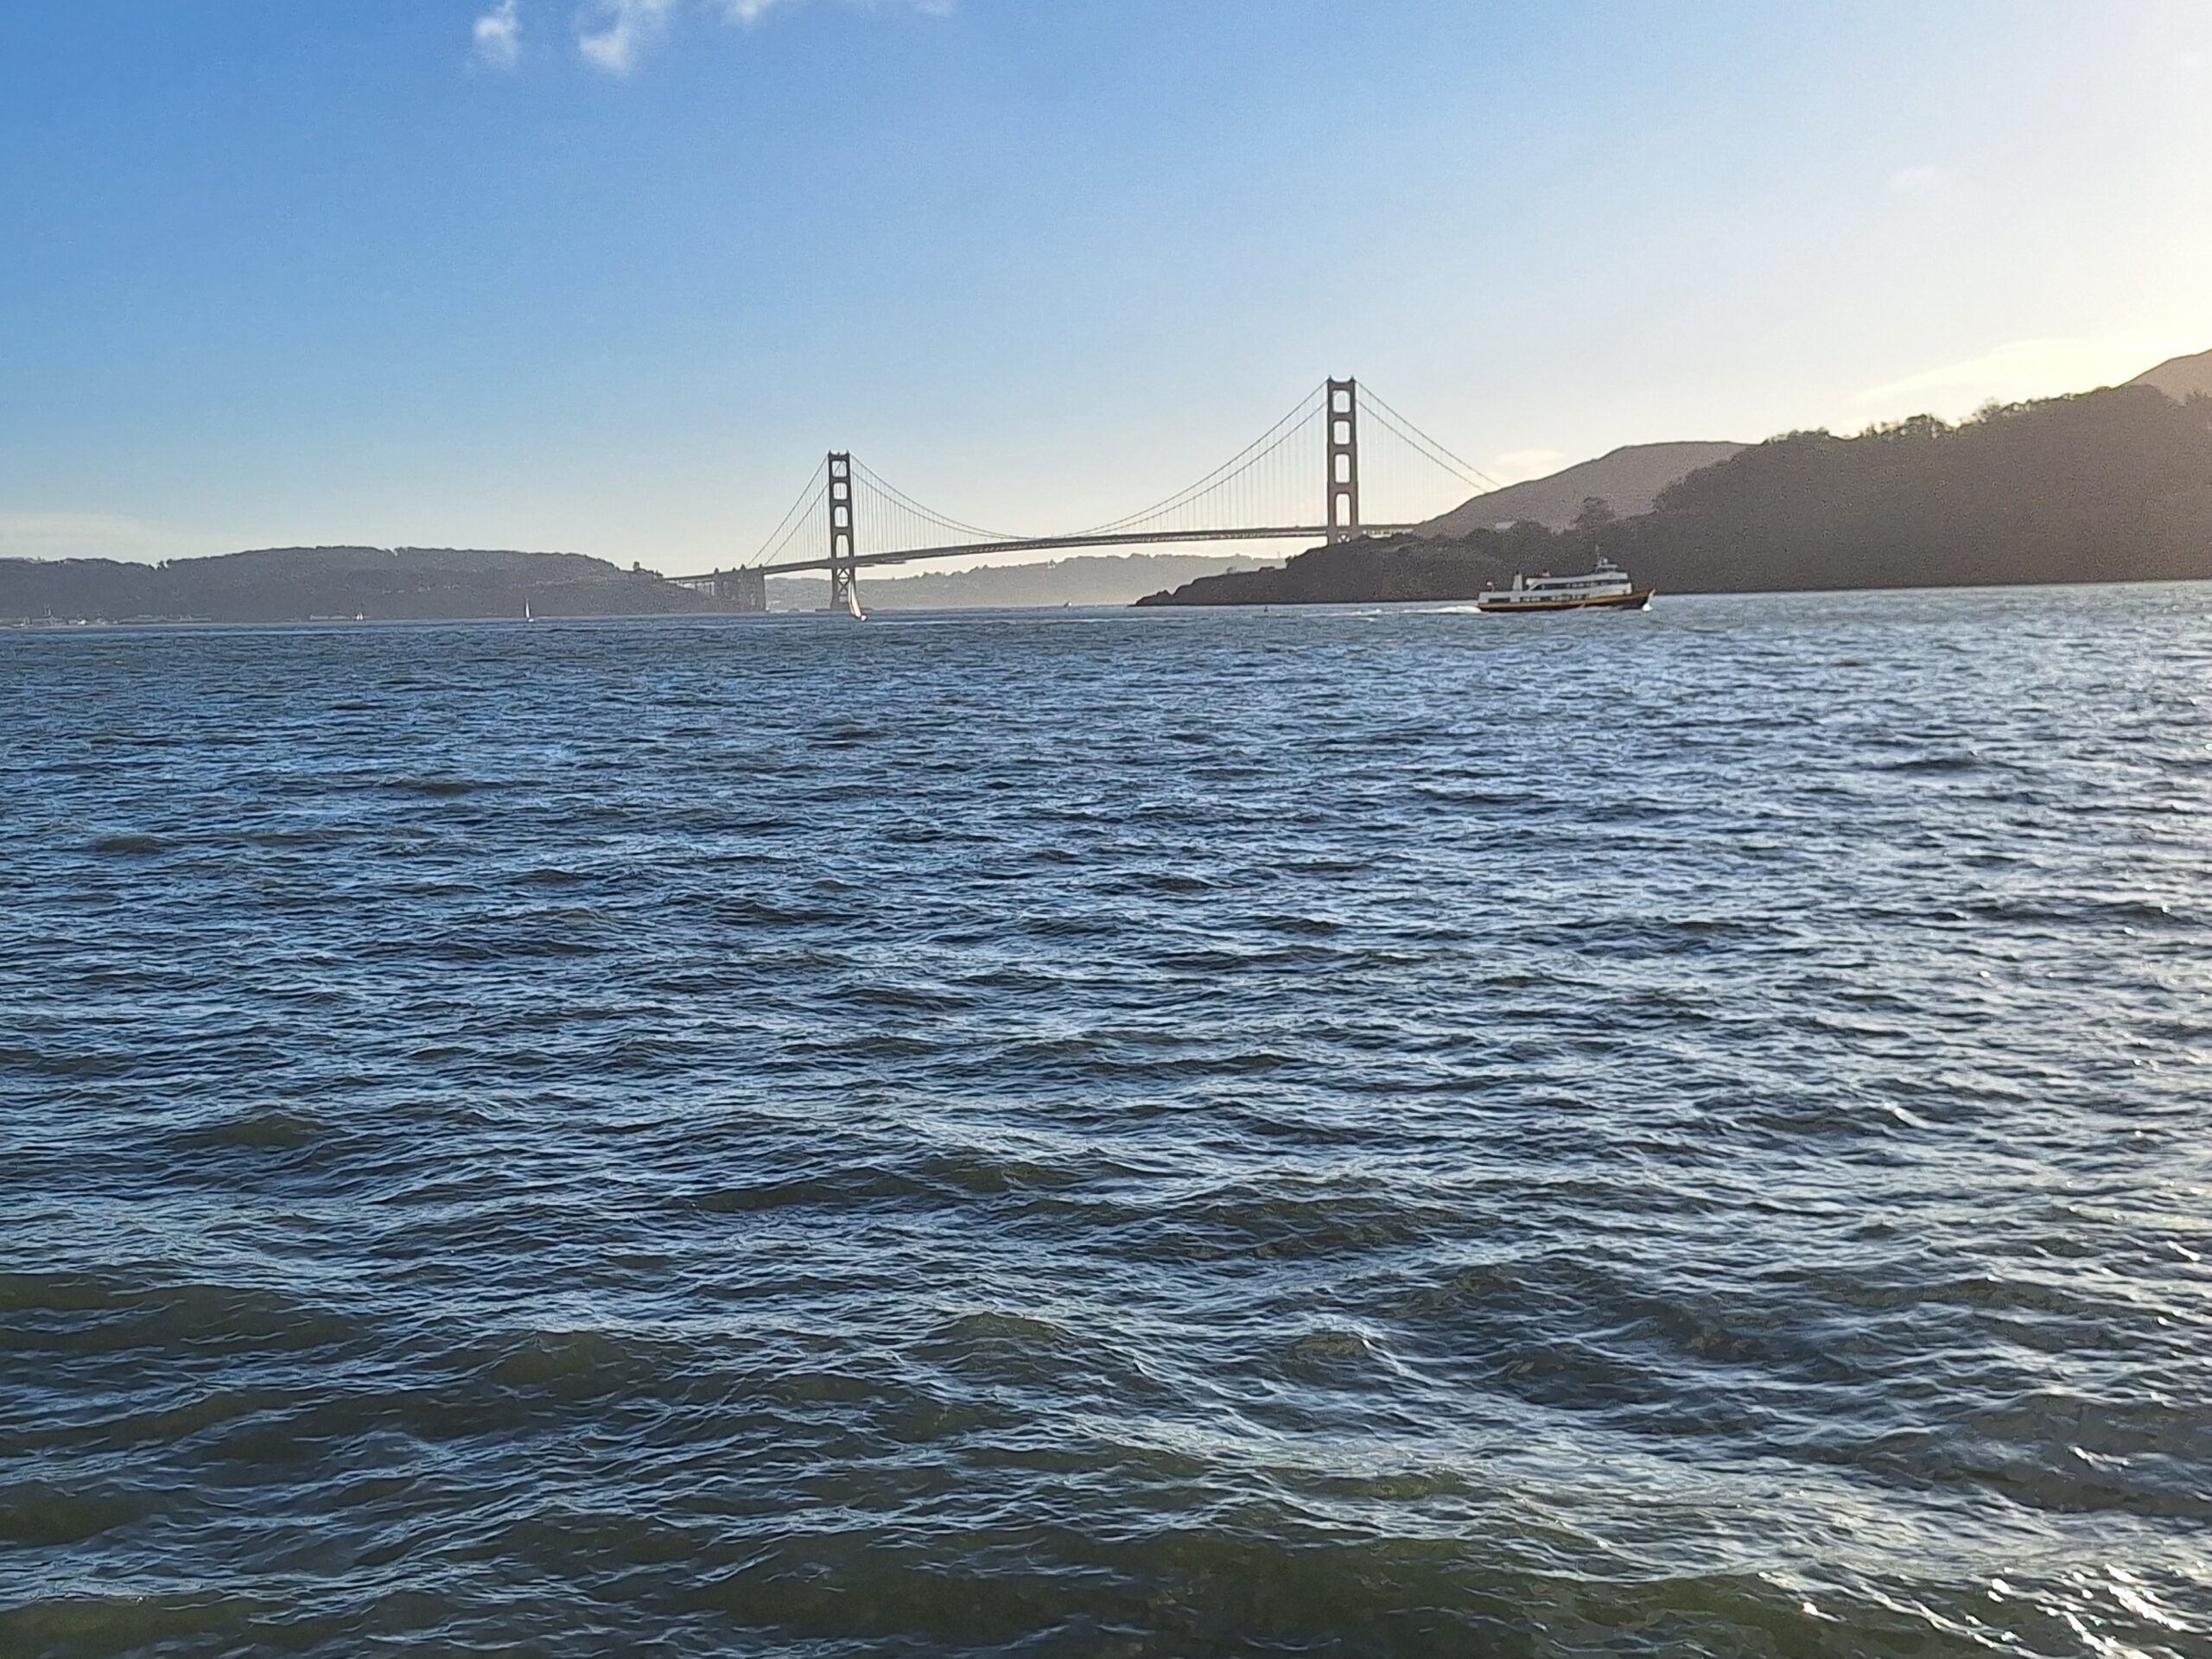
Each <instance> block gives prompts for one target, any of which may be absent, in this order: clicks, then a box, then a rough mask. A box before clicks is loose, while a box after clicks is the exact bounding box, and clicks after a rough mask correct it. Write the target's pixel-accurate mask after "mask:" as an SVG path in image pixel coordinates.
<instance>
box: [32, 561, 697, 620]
mask: <svg viewBox="0 0 2212 1659" xmlns="http://www.w3.org/2000/svg"><path fill="white" fill-rule="evenodd" d="M525 607H527V608H528V609H529V610H530V611H531V613H534V614H536V615H539V616H640V615H658V614H664V613H670V612H682V611H711V610H715V609H719V608H721V607H720V606H718V605H717V604H716V603H715V601H712V600H710V599H709V598H708V597H707V596H706V595H704V594H695V593H693V592H692V591H691V590H690V588H681V587H678V586H677V584H676V583H674V582H669V581H666V580H664V578H662V577H660V576H658V575H655V574H654V573H653V572H652V571H650V570H637V569H632V570H623V569H619V568H617V567H616V566H614V565H612V564H609V563H607V561H605V560H604V559H594V558H589V557H587V556H585V555H583V554H581V553H518V552H511V551H505V550H486V549H478V548H424V547H267V548H256V549H253V550H250V551H247V552H244V553H224V554H219V555H217V556H214V557H212V558H198V559H171V560H169V561H168V563H163V564H134V563H127V562H125V561H123V560H119V559H0V617H15V618H22V619H30V620H37V619H41V618H45V617H53V618H56V619H67V620H79V619H84V620H108V621H125V620H131V619H134V618H138V617H194V618H200V619H205V620H207V621H211V622H299V621H305V620H309V619H311V618H314V617H319V616H367V617H371V618H373V619H375V620H379V621H384V620H431V619H443V618H469V617H499V616H520V615H522V614H523V613H524V609H525Z"/></svg>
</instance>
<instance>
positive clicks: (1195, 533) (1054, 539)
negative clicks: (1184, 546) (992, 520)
mask: <svg viewBox="0 0 2212 1659" xmlns="http://www.w3.org/2000/svg"><path fill="white" fill-rule="evenodd" d="M1418 528H1419V526H1418V525H1414V524H1366V525H1363V526H1362V527H1361V530H1360V534H1361V535H1362V536H1363V537H1368V536H1397V535H1402V534H1404V533H1405V532H1406V531H1409V530H1414V529H1418ZM1328 533H1329V527H1328V526H1327V525H1326V524H1269V525H1263V526H1261V527H1259V528H1257V529H1253V530H1154V531H1123V532H1122V533H1120V534H1118V535H1109V536H1096V535H1092V536H1037V537H1030V538H1028V539H1027V540H1023V541H1010V542H968V543H963V544H962V545H959V546H957V547H912V548H907V549H905V550H901V551H899V552H894V553H861V554H855V556H853V558H852V560H851V561H850V562H851V563H853V564H855V565H862V564H868V565H877V564H911V563H915V562H916V561H918V560H921V559H972V558H975V557H976V556H979V555H981V554H985V553H1045V552H1054V551H1058V550H1060V549H1063V548H1078V547H1140V546H1147V545H1157V544H1159V543H1165V542H1304V541H1318V540H1321V539H1324V538H1325V537H1327V536H1328ZM829 566H830V561H829V557H828V556H826V555H825V556H823V557H821V558H818V559H792V560H788V561H786V562H785V563H781V564H761V565H754V566H753V567H751V568H752V569H755V570H757V571H759V572H760V575H764V576H788V575H797V574H798V573H799V572H801V571H805V570H827V569H829ZM732 574H734V573H733V572H730V571H727V570H716V571H710V572H709V573H708V574H707V575H699V576H675V577H671V581H675V582H707V581H711V580H712V579H713V578H714V577H715V576H718V575H732Z"/></svg>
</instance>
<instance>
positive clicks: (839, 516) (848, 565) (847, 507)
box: [827, 450, 860, 611]
mask: <svg viewBox="0 0 2212 1659" xmlns="http://www.w3.org/2000/svg"><path fill="white" fill-rule="evenodd" d="M854 551H855V549H854V547H853V458H852V456H851V455H849V454H838V453H836V451H834V450H833V451H831V452H830V455H829V606H828V607H827V608H829V609H830V610H833V611H844V610H850V609H852V608H853V605H854V590H855V588H856V587H857V586H858V585H859V582H860V566H859V564H858V563H857V562H856V561H855V558H854V556H853V555H854Z"/></svg>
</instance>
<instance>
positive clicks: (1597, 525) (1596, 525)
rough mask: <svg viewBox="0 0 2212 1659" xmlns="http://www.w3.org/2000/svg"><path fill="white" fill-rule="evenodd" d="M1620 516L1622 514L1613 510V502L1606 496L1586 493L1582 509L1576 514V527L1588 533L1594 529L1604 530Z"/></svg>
mask: <svg viewBox="0 0 2212 1659" xmlns="http://www.w3.org/2000/svg"><path fill="white" fill-rule="evenodd" d="M1619 518H1620V514H1618V512H1614V511H1613V504H1612V503H1611V502H1610V501H1608V500H1606V499H1605V497H1604V496H1602V495H1586V496H1584V497H1583V498H1582V511H1581V512H1578V513H1576V514H1575V515H1574V528H1575V529H1576V530H1578V531H1581V532H1582V533H1583V534H1585V535H1587V534H1589V533H1590V532H1591V531H1597V530H1603V529H1604V528H1605V526H1606V525H1607V524H1613V523H1615V522H1617V521H1618V519H1619Z"/></svg>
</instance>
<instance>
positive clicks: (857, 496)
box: [677, 379, 1497, 611]
mask: <svg viewBox="0 0 2212 1659" xmlns="http://www.w3.org/2000/svg"><path fill="white" fill-rule="evenodd" d="M1363 426H1367V427H1369V428H1370V435H1371V436H1372V437H1373V438H1375V439H1377V440H1380V443H1379V447H1378V445H1376V444H1375V443H1370V447H1369V449H1368V453H1367V454H1366V456H1365V462H1366V478H1367V483H1368V486H1369V487H1370V492H1371V493H1372V494H1373V495H1374V496H1375V497H1376V499H1381V500H1383V501H1384V502H1385V503H1387V504H1388V505H1389V506H1390V507H1391V508H1392V509H1393V510H1394V511H1395V512H1397V513H1398V514H1399V517H1398V518H1396V519H1395V520H1393V521H1390V522H1384V523H1376V522H1370V520H1368V519H1367V518H1363V516H1362V498H1361V489H1362V459H1363V458H1362V454H1361V436H1362V428H1363ZM1317 470H1318V471H1319V473H1320V474H1321V482H1322V499H1321V509H1322V510H1321V512H1320V513H1319V515H1318V518H1312V517H1309V516H1308V515H1309V513H1310V511H1311V509H1310V505H1309V506H1308V508H1307V511H1306V512H1300V509H1299V505H1298V504H1299V503H1300V501H1303V502H1306V503H1307V504H1310V503H1311V502H1312V500H1313V497H1312V495H1311V494H1310V493H1308V492H1310V491H1311V490H1312V488H1313V475H1314V473H1315V472H1316V471H1317ZM1496 488H1497V480H1494V479H1492V478H1490V477H1488V476H1487V475H1485V474H1483V473H1482V472H1480V471H1478V469H1476V468H1475V467H1471V466H1470V465H1469V464H1468V463H1467V462H1465V461H1461V460H1460V459H1459V457H1458V456H1457V455H1454V454H1452V452H1451V451H1450V450H1449V449H1446V448H1445V447H1444V446H1443V445H1442V444H1440V443H1439V442H1436V440H1435V439H1433V438H1432V437H1430V436H1428V435H1427V434H1426V433H1424V432H1422V431H1421V429H1420V428H1419V427H1417V426H1415V425H1414V423H1412V422H1411V421H1409V420H1408V419H1407V418H1406V417H1405V416H1402V415H1401V414H1399V413H1398V412H1397V411H1396V410H1395V409H1393V408H1391V407H1390V405H1389V404H1386V403H1384V402H1383V400H1382V399H1381V398H1380V397H1376V396H1375V395H1374V394H1373V393H1372V392H1371V391H1368V390H1367V389H1365V388H1363V386H1361V385H1360V384H1359V383H1358V382H1357V380H1348V379H1347V380H1335V379H1332V380H1328V381H1325V382H1324V383H1323V384H1322V385H1319V386H1318V387H1316V388H1315V389H1314V390H1313V391H1310V392H1308V393H1307V394H1306V396H1305V397H1303V398H1301V399H1300V401H1299V403H1298V404H1297V406H1296V407H1294V409H1292V410H1291V411H1290V413H1289V414H1287V415H1286V416H1283V417H1282V419H1281V420H1279V421H1277V422H1276V423H1274V425H1273V426H1271V427H1269V428H1268V429H1267V430H1266V431H1265V432H1263V433H1262V434H1261V435H1259V436H1258V437H1257V438H1255V440H1254V441H1253V442H1250V443H1249V444H1247V445H1246V446H1245V447H1244V448H1243V449H1241V450H1239V451H1238V452H1237V453H1236V454H1235V455H1234V456H1232V457H1231V458H1230V460H1229V461H1226V462H1224V463H1223V464H1222V465H1221V466H1219V467H1216V468H1214V470H1213V471H1212V472H1211V473H1208V474H1206V475H1205V477H1204V478H1201V479H1200V480H1198V482H1197V483H1195V484H1192V485H1191V486H1188V487H1187V488H1185V489H1183V490H1180V491H1178V492H1177V493H1175V494H1173V495H1171V496H1168V497H1167V498H1166V499H1164V500H1160V501H1158V502H1155V503H1154V505H1151V506H1149V507H1146V508H1144V509H1143V510H1141V512H1134V513H1131V514H1129V515H1128V517H1126V518H1116V519H1113V520H1110V521H1109V522H1108V523H1106V524H1095V525H1093V526H1092V527H1091V528H1090V529H1089V530H1084V531H1073V532H1070V533H1065V534H1059V535H1048V536H1036V535H1020V534H1016V533H1014V532H1011V531H994V530H985V529H982V528H980V527H978V526H976V525H975V524H966V523H963V522H962V521H961V520H959V519H957V518H950V517H949V516H947V515H946V514H944V513H941V512H937V511H936V510H934V509H933V508H930V507H925V506H924V505H922V504H921V503H920V502H918V501H917V500H915V499H913V498H912V496H909V495H907V494H906V493H904V492H902V491H900V490H898V489H896V488H894V487H893V486H891V485H890V484H888V483H887V482H885V481H884V480H883V479H881V478H880V477H878V476H877V475H876V474H874V473H873V472H871V471H869V470H868V467H866V466H864V465H863V464H862V463H861V462H860V461H855V459H854V458H853V456H852V454H850V452H849V451H845V450H833V451H831V452H830V453H829V454H828V455H827V456H826V457H824V459H823V462H822V465H821V466H819V467H817V468H816V469H815V474H814V476H813V478H811V479H810V480H808V483H807V486H806V488H805V489H804V491H802V492H801V493H800V494H799V498H798V500H797V501H796V502H794V503H793V504H792V505H791V511H790V512H787V513H786V514H785V515H784V520H783V522H782V523H781V524H778V525H777V526H776V528H775V530H774V531H771V532H770V534H769V537H768V539H767V540H766V542H764V543H761V546H760V551H758V552H757V553H755V554H754V555H753V556H752V557H751V558H749V559H747V560H746V561H745V562H744V563H742V564H741V565H739V566H737V567H736V568H735V569H726V570H721V571H716V572H714V573H712V574H710V575H703V576H684V577H678V578H677V580H678V581H680V582H683V583H684V585H686V586H688V587H691V588H697V589H699V590H700V591H702V592H706V593H710V594H714V595H715V597H716V598H718V599H721V600H723V601H726V602H728V604H729V605H730V606H731V607H732V608H733V609H736V610H753V611H761V610H766V608H767V579H768V578H769V577H770V576H777V575H798V574H799V573H802V572H813V571H821V572H824V573H826V574H827V575H828V576H829V606H828V608H829V609H832V610H839V611H844V610H856V609H857V608H858V595H859V588H860V572H861V567H862V566H870V567H874V566H878V565H891V564H910V563H919V562H921V561H925V560H931V559H956V558H959V559H974V558H976V557H979V556H984V555H988V554H1004V553H1028V552H1051V553H1057V552H1061V551H1065V550H1071V549H1075V548H1090V547H1141V546H1154V545H1160V544H1163V543H1199V542H1244V541H1283V542H1287V541H1306V542H1316V541H1318V542H1326V543H1344V542H1352V541H1357V540H1358V539H1359V538H1361V537H1371V536H1386V535H1395V534H1399V533H1402V532H1403V531H1408V530H1412V529H1414V528H1416V527H1417V526H1418V524H1419V522H1420V521H1421V519H1422V518H1431V517H1433V516H1434V515H1435V514H1437V513H1439V512H1443V511H1445V510H1446V509H1447V508H1450V507H1452V506H1456V505H1459V503H1460V502H1461V501H1463V500H1464V499H1465V498H1466V496H1467V495H1468V494H1469V493H1475V494H1480V493H1483V492H1484V491H1487V490H1494V489H1496ZM810 526H812V530H811V533H810V531H809V527H810ZM809 544H811V545H812V546H813V547H817V548H820V549H822V550H823V551H822V552H821V553H820V554H818V555H817V554H812V553H809V552H807V551H806V550H805V549H806V547H807V546H808V545H809Z"/></svg>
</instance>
